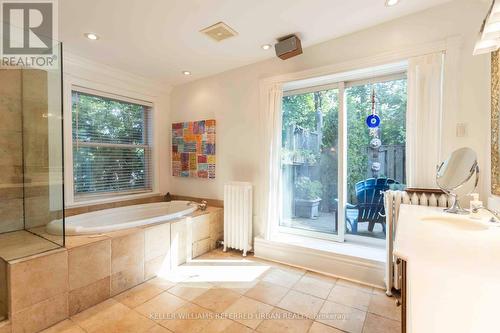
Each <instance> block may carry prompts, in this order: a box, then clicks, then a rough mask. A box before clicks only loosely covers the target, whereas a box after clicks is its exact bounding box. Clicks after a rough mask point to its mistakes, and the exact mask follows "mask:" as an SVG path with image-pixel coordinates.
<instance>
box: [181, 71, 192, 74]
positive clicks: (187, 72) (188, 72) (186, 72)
mask: <svg viewBox="0 0 500 333" xmlns="http://www.w3.org/2000/svg"><path fill="white" fill-rule="evenodd" d="M182 74H184V75H191V72H190V71H182Z"/></svg>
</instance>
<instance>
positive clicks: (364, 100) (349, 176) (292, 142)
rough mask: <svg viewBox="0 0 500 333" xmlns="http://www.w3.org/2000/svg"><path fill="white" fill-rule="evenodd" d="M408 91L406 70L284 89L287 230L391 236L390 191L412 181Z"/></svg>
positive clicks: (336, 236) (282, 225) (338, 236)
mask: <svg viewBox="0 0 500 333" xmlns="http://www.w3.org/2000/svg"><path fill="white" fill-rule="evenodd" d="M406 96H407V93H406V78H405V74H399V75H393V76H387V77H378V78H375V79H370V80H365V81H350V82H348V81H345V82H338V83H335V84H332V85H329V86H321V87H311V88H306V89H300V90H293V91H287V92H284V94H283V101H282V105H283V106H282V150H281V181H280V185H281V186H280V187H281V217H280V221H279V231H280V232H287V233H293V234H300V235H303V236H310V237H317V238H325V239H330V240H336V241H344V239H345V235H346V234H349V236H347V237H357V236H368V237H371V238H385V218H384V210H383V192H384V191H385V190H387V189H389V188H398V186H400V187H401V186H404V185H403V184H404V183H405V180H406V174H405V160H406V159H405V155H406V152H405V143H406ZM372 114H373V115H374V116H376V117H375V118H377V117H378V118H379V119H380V123H379V124H374V125H376V126H373V124H372V127H370V126H369V123H367V117H369V116H370V115H372Z"/></svg>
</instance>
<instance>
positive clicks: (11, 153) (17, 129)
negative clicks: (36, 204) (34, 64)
mask: <svg viewBox="0 0 500 333" xmlns="http://www.w3.org/2000/svg"><path fill="white" fill-rule="evenodd" d="M21 97H22V94H21V71H18V70H11V69H0V168H1V169H2V172H1V173H0V216H2V220H1V222H0V233H2V232H7V231H13V230H21V229H23V200H22V198H23V197H22V195H23V189H22V181H23V175H22V168H23V164H22V134H21V133H22V114H21V110H22V101H21Z"/></svg>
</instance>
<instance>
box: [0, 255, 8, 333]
mask: <svg viewBox="0 0 500 333" xmlns="http://www.w3.org/2000/svg"><path fill="white" fill-rule="evenodd" d="M6 318H7V263H6V262H5V261H4V260H3V259H2V258H0V322H1V321H2V320H3V319H6ZM0 332H1V331H0Z"/></svg>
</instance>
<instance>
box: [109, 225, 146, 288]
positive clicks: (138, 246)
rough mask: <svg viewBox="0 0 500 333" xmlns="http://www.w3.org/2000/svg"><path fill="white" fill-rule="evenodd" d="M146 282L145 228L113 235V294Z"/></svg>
mask: <svg viewBox="0 0 500 333" xmlns="http://www.w3.org/2000/svg"><path fill="white" fill-rule="evenodd" d="M142 282H144V230H143V229H140V228H138V229H129V230H127V233H125V234H121V233H118V234H117V235H113V236H112V240H111V296H115V295H117V294H119V293H121V292H122V291H124V290H127V289H130V288H132V287H134V286H136V285H138V284H140V283H142Z"/></svg>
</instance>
